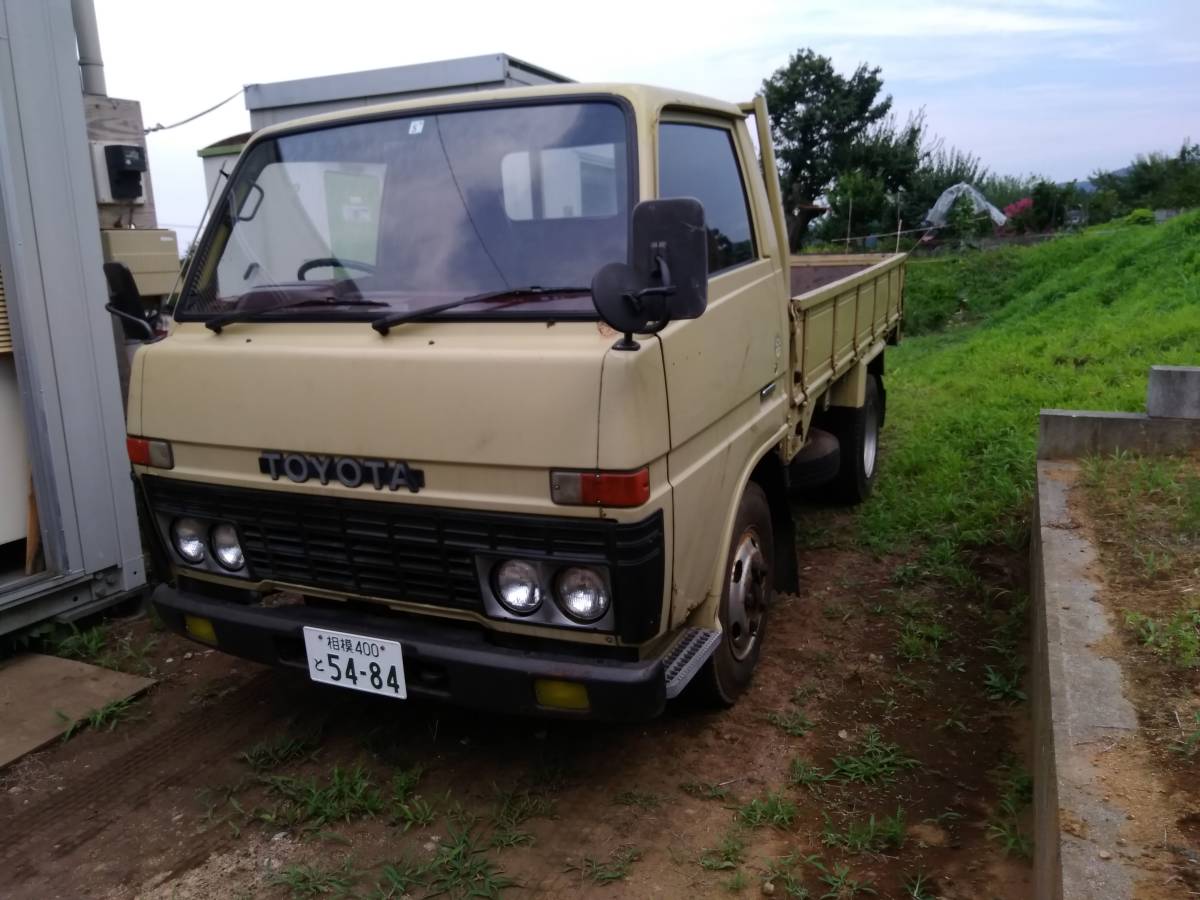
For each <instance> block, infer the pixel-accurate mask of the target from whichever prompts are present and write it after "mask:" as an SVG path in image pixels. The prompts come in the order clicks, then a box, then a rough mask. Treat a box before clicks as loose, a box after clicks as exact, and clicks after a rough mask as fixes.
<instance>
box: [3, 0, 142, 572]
mask: <svg viewBox="0 0 1200 900" xmlns="http://www.w3.org/2000/svg"><path fill="white" fill-rule="evenodd" d="M5 14H6V22H7V25H8V27H9V31H8V33H9V35H10V42H9V44H8V45H7V47H6V49H7V51H8V55H9V59H8V60H6V62H9V66H6V67H5V69H6V71H5V72H4V80H5V82H6V84H5V86H4V87H5V88H6V90H5V93H6V96H5V97H4V100H5V103H4V106H5V109H4V115H5V117H6V120H7V121H5V123H4V125H5V128H4V135H5V137H4V141H5V143H6V146H5V147H4V153H5V158H4V159H3V161H2V162H3V163H4V170H5V171H4V173H3V177H4V189H5V195H6V208H5V210H4V213H5V219H6V223H5V224H6V228H7V232H8V234H7V236H8V239H9V243H10V247H9V248H8V249H9V251H11V256H12V259H11V260H5V261H4V262H11V263H12V269H13V275H14V276H15V285H13V286H12V297H10V301H11V300H13V299H15V300H16V301H17V302H16V303H15V304H14V306H15V307H16V308H17V310H18V315H17V317H16V324H17V327H18V330H17V333H16V336H17V339H18V343H19V344H22V345H24V351H25V352H24V354H23V356H24V358H25V360H26V362H27V366H26V368H27V369H29V370H30V372H31V373H32V374H33V377H32V378H31V380H30V381H31V383H30V384H29V385H28V386H27V387H26V393H27V395H28V399H29V402H28V403H27V425H28V426H29V427H30V430H31V431H35V430H36V431H37V432H39V434H37V435H35V438H34V440H33V441H31V443H32V444H33V445H34V448H35V450H36V451H40V452H46V451H48V457H47V458H45V459H43V458H38V459H35V465H38V466H39V467H41V468H42V469H43V477H42V479H41V481H40V483H39V487H43V486H45V484H47V483H53V484H55V486H56V487H57V496H58V500H59V508H60V521H59V522H58V527H59V528H60V529H61V531H62V543H63V544H64V546H65V549H66V554H65V556H66V558H65V559H64V560H63V561H62V562H63V563H64V565H63V566H61V568H64V569H66V570H70V571H76V570H85V571H89V572H91V571H96V570H99V569H104V568H108V567H111V566H116V565H123V564H128V566H127V567H125V568H124V569H123V574H122V578H121V579H119V582H118V583H117V584H115V585H113V587H114V589H121V588H130V587H136V586H138V585H140V584H142V583H144V580H145V578H144V572H143V566H142V554H141V544H140V539H139V535H138V528H137V516H136V511H135V507H134V500H133V489H132V485H131V483H130V480H129V466H128V461H127V460H126V458H125V450H124V416H123V410H122V408H121V397H120V391H119V387H118V381H117V360H116V349H115V346H114V344H113V342H112V338H111V335H112V327H111V322H110V320H109V316H108V313H107V312H106V311H105V310H104V303H105V301H106V299H107V292H106V289H105V286H104V277H103V270H102V268H101V260H102V257H101V253H100V236H99V232H98V230H97V228H96V226H95V217H94V199H93V186H92V183H91V161H90V159H89V157H88V146H87V133H86V128H85V125H84V111H83V96H82V94H81V93H80V89H79V72H78V65H77V60H76V56H75V38H74V29H73V26H72V24H71V14H70V9H69V6H68V3H67V2H66V0H50V2H47V3H45V4H27V3H11V2H6V3H5ZM9 79H11V80H9ZM14 112H15V114H16V115H15V116H13V113H14ZM13 118H15V119H16V122H15V123H14V122H12V121H11V119H13ZM13 124H15V125H16V127H15V128H12V127H11V126H12V125H13ZM9 142H12V143H9ZM14 151H16V152H14ZM10 166H11V167H12V168H10ZM22 170H23V171H22ZM22 176H24V178H25V180H26V183H27V187H25V186H22V187H23V188H24V189H17V185H18V184H19V183H20V180H21V177H22ZM8 197H12V198H13V199H14V200H15V201H16V204H17V205H19V206H20V207H22V208H19V209H10V208H8V206H7V198H8ZM6 271H7V267H6ZM35 398H36V402H34V400H35ZM40 452H39V456H40ZM47 467H48V468H49V469H50V475H49V476H48V477H47V476H46V475H45V470H46V468H47ZM44 503H45V501H44V500H43V504H44Z"/></svg>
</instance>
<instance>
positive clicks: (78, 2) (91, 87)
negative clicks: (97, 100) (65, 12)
mask: <svg viewBox="0 0 1200 900" xmlns="http://www.w3.org/2000/svg"><path fill="white" fill-rule="evenodd" d="M71 20H72V21H73V22H74V23H75V42H76V44H78V46H79V73H80V77H81V78H82V79H83V92H84V93H85V94H98V95H100V96H101V97H103V96H105V95H106V94H108V88H107V86H106V85H105V84H104V58H103V57H102V56H101V55H100V29H99V28H98V27H97V26H96V7H95V5H94V4H93V3H92V0H71Z"/></svg>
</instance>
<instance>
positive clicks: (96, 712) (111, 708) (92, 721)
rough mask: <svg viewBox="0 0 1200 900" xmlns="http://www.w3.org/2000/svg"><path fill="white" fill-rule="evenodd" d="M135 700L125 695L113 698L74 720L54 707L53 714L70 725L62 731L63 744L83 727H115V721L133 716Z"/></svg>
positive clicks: (97, 729)
mask: <svg viewBox="0 0 1200 900" xmlns="http://www.w3.org/2000/svg"><path fill="white" fill-rule="evenodd" d="M136 702H137V698H136V697H125V698H123V699H121V700H113V701H111V702H109V703H106V704H104V705H103V706H101V707H100V708H99V709H93V710H90V711H89V712H87V713H84V714H83V715H82V716H80V717H79V718H78V719H75V720H74V721H72V720H71V718H70V716H68V715H67V714H66V713H63V712H61V711H60V710H57V709H56V710H55V711H54V714H55V715H56V716H58V718H59V720H60V721H63V722H70V725H68V726H67V730H66V731H64V732H63V736H62V741H63V743H64V744H65V743H66V742H67V741H69V740H70V739H71V738H73V737H74V736H75V735H77V734H79V732H81V731H83V729H85V728H90V729H92V730H93V731H101V730H103V731H112V730H113V729H114V728H116V727H117V723H119V722H124V721H126V720H128V719H131V718H132V717H133V716H132V712H133V704H134V703H136Z"/></svg>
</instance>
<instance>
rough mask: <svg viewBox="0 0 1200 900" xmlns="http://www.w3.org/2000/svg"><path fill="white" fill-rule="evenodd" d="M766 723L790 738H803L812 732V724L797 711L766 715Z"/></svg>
mask: <svg viewBox="0 0 1200 900" xmlns="http://www.w3.org/2000/svg"><path fill="white" fill-rule="evenodd" d="M767 721H768V722H770V723H771V724H772V725H774V726H775V727H776V728H778V729H779V730H780V731H782V732H783V733H784V734H787V735H790V736H791V737H804V735H806V734H808V733H809V732H810V731H812V722H811V721H809V718H808V716H806V715H805V714H804V713H802V712H801V711H800V710H798V709H794V710H788V711H787V712H782V713H781V712H771V713H767Z"/></svg>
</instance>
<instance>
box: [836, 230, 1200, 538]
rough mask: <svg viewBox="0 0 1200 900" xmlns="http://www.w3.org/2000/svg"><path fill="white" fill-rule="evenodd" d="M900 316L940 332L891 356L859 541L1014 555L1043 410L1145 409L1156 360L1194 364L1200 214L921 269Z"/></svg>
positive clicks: (1199, 325) (1199, 311) (913, 269)
mask: <svg viewBox="0 0 1200 900" xmlns="http://www.w3.org/2000/svg"><path fill="white" fill-rule="evenodd" d="M964 295H965V298H966V305H965V311H959V310H960V302H959V299H960V298H961V297H963V296H964ZM905 315H906V321H907V322H909V323H910V324H914V325H916V326H917V330H921V329H939V330H936V331H932V332H931V333H928V334H923V335H920V336H916V337H911V338H907V339H906V340H905V341H904V342H903V343H902V344H901V346H900V347H898V348H895V349H892V350H889V352H888V358H887V367H888V371H887V386H888V421H887V428H886V429H885V431H884V435H883V441H884V444H883V446H884V454H885V455H884V456H883V459H882V466H883V469H882V472H881V476H880V480H879V483H878V485H877V488H876V494H875V496H874V497H873V498H872V499H871V501H870V502H869V503H868V504H866V506H865V507H864V508H863V510H862V515H861V516H860V517H859V527H860V529H861V534H860V537H861V539H862V540H863V542H864V543H865V544H866V545H867V546H869V547H871V548H872V549H874V550H877V551H879V552H887V551H893V550H903V549H906V548H908V547H910V546H912V544H913V543H914V542H917V541H919V542H921V543H926V544H928V545H930V552H931V553H932V554H933V556H934V557H937V556H939V555H942V556H944V557H946V558H948V557H950V556H953V555H954V554H955V553H956V552H957V550H958V549H959V548H961V547H963V546H967V545H983V544H989V543H992V542H995V541H997V540H1000V541H1007V542H1009V543H1011V544H1013V545H1017V544H1019V543H1020V541H1021V540H1022V539H1023V537H1024V534H1025V530H1026V529H1027V528H1028V520H1029V517H1028V509H1029V499H1030V497H1031V494H1032V485H1033V481H1034V477H1035V467H1034V455H1035V448H1036V441H1037V425H1038V411H1039V410H1040V409H1042V408H1050V407H1061V408H1072V409H1095V410H1126V411H1133V412H1136V411H1141V410H1142V409H1144V406H1145V392H1146V375H1147V371H1148V369H1149V367H1150V366H1151V365H1152V364H1174V365H1197V364H1200V212H1194V213H1191V214H1188V215H1185V216H1180V217H1178V218H1176V219H1173V220H1171V221H1169V222H1167V223H1165V224H1163V225H1160V226H1154V227H1133V226H1128V227H1120V228H1116V229H1107V230H1104V231H1100V230H1097V231H1094V232H1092V233H1084V234H1081V235H1078V236H1074V237H1067V238H1062V239H1060V240H1056V241H1053V242H1050V243H1046V244H1041V245H1037V246H1033V247H1024V248H1014V249H1009V250H1004V251H1000V252H999V253H989V254H977V255H973V256H966V257H961V258H959V259H957V260H952V261H943V260H929V261H922V260H914V261H911V262H910V263H909V276H908V282H907V287H906V313H905ZM964 322H965V324H963V323H964Z"/></svg>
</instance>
